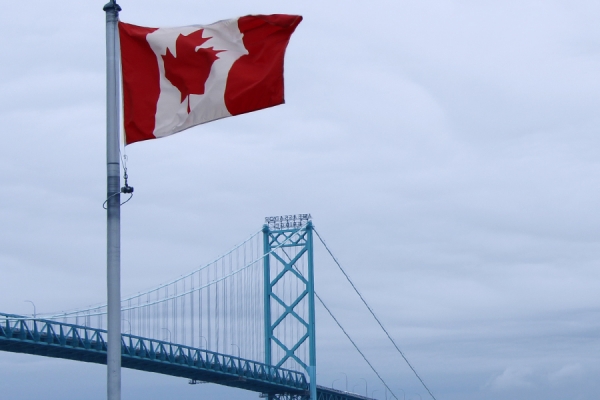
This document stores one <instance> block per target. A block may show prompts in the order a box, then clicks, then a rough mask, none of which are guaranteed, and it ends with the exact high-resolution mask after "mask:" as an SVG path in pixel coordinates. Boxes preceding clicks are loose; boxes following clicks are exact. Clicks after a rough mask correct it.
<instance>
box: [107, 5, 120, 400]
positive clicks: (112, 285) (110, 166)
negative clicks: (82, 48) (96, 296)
mask: <svg viewBox="0 0 600 400" xmlns="http://www.w3.org/2000/svg"><path fill="white" fill-rule="evenodd" d="M104 11H105V12H106V172H107V206H106V209H107V220H106V222H107V231H106V242H107V247H106V248H107V252H106V254H107V258H106V278H107V284H106V286H107V297H108V301H107V303H108V316H107V319H108V321H107V322H108V334H107V342H108V349H107V360H106V366H107V382H106V383H107V385H106V394H107V399H108V400H121V196H120V186H121V185H120V183H121V180H120V177H119V172H120V171H119V169H120V160H119V122H120V121H119V98H118V90H119V88H118V76H119V75H118V69H119V58H118V55H117V48H118V47H117V40H118V33H117V20H118V17H119V11H121V7H120V6H119V5H118V4H117V3H116V0H110V2H109V3H108V4H106V5H105V6H104Z"/></svg>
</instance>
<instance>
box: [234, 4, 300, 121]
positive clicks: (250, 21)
mask: <svg viewBox="0 0 600 400" xmlns="http://www.w3.org/2000/svg"><path fill="white" fill-rule="evenodd" d="M301 21H302V17H301V16H297V15H282V14H276V15H257V16H247V17H241V18H240V19H239V20H238V26H239V28H240V32H241V33H242V34H243V35H244V46H245V47H246V49H247V50H248V55H245V56H242V57H241V58H240V59H239V60H237V61H236V62H235V64H233V66H232V67H231V70H230V71H229V78H228V79H227V89H226V90H225V104H226V105H227V109H228V110H229V112H230V113H231V115H238V114H243V113H247V112H251V111H256V110H260V109H262V108H267V107H272V106H275V105H278V104H282V103H283V102H284V93H283V59H284V56H285V49H286V47H287V45H288V42H289V41H290V36H291V35H292V33H294V30H295V29H296V27H297V26H298V24H299V23H300V22H301Z"/></svg>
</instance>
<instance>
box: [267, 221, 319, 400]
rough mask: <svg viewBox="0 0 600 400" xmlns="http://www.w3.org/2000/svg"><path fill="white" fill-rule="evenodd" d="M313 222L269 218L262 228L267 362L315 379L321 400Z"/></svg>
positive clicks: (312, 393) (313, 389)
mask: <svg viewBox="0 0 600 400" xmlns="http://www.w3.org/2000/svg"><path fill="white" fill-rule="evenodd" d="M310 218H311V217H310V215H309V214H300V215H289V216H282V217H270V218H266V224H265V225H264V227H263V235H264V237H263V243H264V254H265V258H264V285H265V286H264V308H265V310H264V315H265V322H264V323H265V363H266V364H267V365H273V366H276V367H285V368H291V369H297V368H298V366H299V367H301V368H302V369H304V370H305V371H306V372H307V373H308V377H309V380H310V399H311V400H317V379H316V377H317V373H316V343H315V287H314V264H313V226H312V222H311V220H310ZM268 397H269V400H272V399H275V398H276V396H275V395H269V396H268ZM278 397H279V396H278Z"/></svg>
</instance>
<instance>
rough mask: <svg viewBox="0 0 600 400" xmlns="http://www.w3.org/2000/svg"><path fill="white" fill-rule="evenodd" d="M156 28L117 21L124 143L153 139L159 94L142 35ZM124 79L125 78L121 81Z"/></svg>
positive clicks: (155, 66) (154, 65)
mask: <svg viewBox="0 0 600 400" xmlns="http://www.w3.org/2000/svg"><path fill="white" fill-rule="evenodd" d="M156 29H157V28H144V27H142V26H136V25H130V24H124V23H121V22H119V37H120V42H121V70H122V74H123V119H124V120H123V124H124V127H125V132H126V138H127V140H126V142H127V143H133V142H138V141H140V140H147V139H154V135H153V134H152V132H154V123H155V120H154V118H153V117H152V118H150V117H142V116H154V115H155V114H156V102H157V101H158V96H159V94H160V87H159V72H158V64H157V63H156V54H155V53H154V51H152V49H151V48H150V44H149V43H148V41H147V40H146V36H147V35H148V34H149V33H152V32H154V31H155V30H156ZM125 77H127V79H125Z"/></svg>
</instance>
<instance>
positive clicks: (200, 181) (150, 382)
mask: <svg viewBox="0 0 600 400" xmlns="http://www.w3.org/2000/svg"><path fill="white" fill-rule="evenodd" d="M93 3H95V2H90V1H86V2H82V1H75V0H63V1H60V2H48V1H41V0H25V1H21V2H18V4H13V6H12V7H11V8H10V9H8V8H7V7H5V10H4V11H3V12H2V13H1V14H0V44H1V46H0V48H1V49H2V63H0V126H1V129H2V132H3V133H2V135H3V138H4V140H3V145H2V146H0V191H1V193H2V196H1V197H0V226H1V229H0V293H1V295H0V311H1V312H8V313H21V314H31V313H32V312H33V307H32V305H31V303H29V302H26V300H29V301H32V302H34V303H35V305H36V308H37V312H38V313H43V312H51V311H56V310H64V309H72V308H76V307H83V306H86V305H88V304H96V303H99V302H102V301H103V300H104V299H105V268H106V266H105V211H104V210H103V209H102V203H103V201H104V198H105V47H104V46H105V25H104V18H105V16H104V13H103V11H102V6H103V4H104V3H103V2H97V3H96V4H93ZM120 5H121V6H122V7H123V11H122V12H121V19H122V20H123V21H126V22H131V23H134V24H138V25H145V26H153V27H154V26H178V25H188V24H195V23H211V22H214V21H217V20H221V19H226V18H230V17H235V16H239V15H245V14H259V13H263V14H269V13H289V14H301V15H303V16H304V21H303V22H302V23H301V25H300V26H299V27H298V29H297V31H296V33H295V34H294V36H293V37H292V40H291V42H290V46H289V48H288V52H287V58H286V67H285V69H286V70H285V78H286V103H287V104H285V105H283V106H279V107H275V108H272V109H268V110H264V111H260V112H257V113H253V114H248V115H243V116H239V117H235V118H229V119H225V120H220V121H217V122H214V123H210V124H207V125H204V126H200V127H196V128H192V129H190V130H188V131H186V132H183V133H180V134H177V135H175V136H172V137H169V138H165V139H160V140H154V141H150V142H142V143H136V144H133V145H131V146H128V148H127V149H126V152H127V155H128V157H129V163H128V166H129V176H130V182H129V183H130V184H131V185H133V186H134V187H135V196H134V198H133V200H132V201H131V202H129V203H128V204H127V205H126V206H124V207H123V210H122V245H123V254H122V256H123V261H122V292H123V294H129V293H134V292H137V291H139V290H142V289H146V288H150V287H153V286H155V285H157V284H159V283H162V282H165V281H167V280H169V279H171V278H174V277H176V276H178V275H181V274H183V273H185V272H188V271H191V270H192V269H194V268H196V267H197V266H199V265H201V264H203V263H204V262H207V261H211V260H212V259H214V258H215V257H216V256H217V255H219V254H222V253H223V252H224V251H225V250H227V249H228V248H230V247H232V246H233V245H235V244H236V243H238V242H240V241H241V240H243V239H245V238H246V237H248V236H249V235H250V234H252V233H253V232H255V231H257V230H258V229H260V227H261V226H262V223H263V218H264V217H265V216H270V215H278V214H290V213H311V214H312V216H313V221H314V224H315V226H316V228H317V230H318V231H319V232H320V234H321V235H322V236H323V237H324V238H325V240H326V241H327V243H328V245H330V247H331V248H332V249H333V251H334V252H335V254H336V255H337V257H338V258H339V259H340V261H341V262H342V264H343V265H344V267H345V268H346V270H347V271H348V273H349V274H350V275H351V277H352V278H353V279H354V280H355V282H356V283H357V285H358V286H359V288H360V289H361V290H362V292H363V294H364V296H365V297H366V298H367V300H368V301H369V302H370V303H371V304H372V306H373V308H374V309H375V310H376V312H377V314H378V315H379V316H380V318H381V319H382V321H383V323H384V324H385V325H386V326H387V327H388V329H389V331H390V332H391V333H392V335H393V337H394V339H395V340H396V342H397V343H398V344H399V345H400V347H401V348H402V349H403V351H404V352H405V353H406V355H407V357H408V358H409V360H410V361H411V362H412V363H413V365H414V367H415V368H416V369H417V371H418V372H419V373H420V375H421V376H422V377H423V379H424V380H425V382H426V383H427V384H428V386H429V387H430V388H431V390H432V392H433V393H434V394H435V395H436V398H437V399H438V400H455V399H463V400H475V399H483V398H485V399H491V400H495V399H507V398H511V399H516V400H519V399H534V398H536V399H541V398H544V399H549V400H558V399H565V398H569V399H592V398H596V397H597V393H598V390H599V389H600V383H598V380H597V377H598V374H599V373H600V365H599V363H598V360H599V356H600V338H599V334H600V318H599V317H600V295H599V294H598V293H599V290H598V288H599V286H600V268H599V263H600V244H599V240H600V232H599V230H598V226H599V225H600V217H599V214H598V212H597V207H598V206H597V205H598V202H599V200H600V187H599V183H600V161H599V160H600V147H599V145H600V138H599V137H598V131H599V128H600V112H599V111H598V110H599V106H600V72H599V71H600V23H599V22H600V21H599V15H600V3H598V2H597V1H596V2H594V1H587V0H579V1H565V0H561V1H558V0H556V1H552V0H548V1H533V0H519V1H512V0H508V1H502V2H479V1H467V0H462V1H460V0H456V1H430V2H407V1H385V0H372V1H369V2H358V1H352V0H346V1H339V0H338V1H336V0H328V1H314V0H308V1H304V2H291V1H288V2H281V1H271V0H264V1H263V0H252V1H248V0H244V1H241V0H230V1H227V2H210V3H209V2H202V1H200V2H199V1H191V0H170V1H164V2H159V1H152V2H149V1H142V0H121V2H120ZM317 256H318V257H317V260H316V262H317V266H316V268H317V282H316V289H317V291H318V292H319V293H320V294H321V296H322V297H323V298H324V300H325V301H326V302H327V303H328V305H329V306H330V307H331V308H332V310H333V311H334V312H335V313H336V315H338V316H339V317H340V319H341V320H342V322H343V323H344V324H346V325H347V327H348V329H349V331H350V332H351V334H353V335H354V336H356V338H357V341H358V342H359V343H360V345H361V346H362V347H363V348H364V349H365V351H366V352H367V354H368V355H369V356H370V357H372V359H373V361H374V363H375V364H376V367H377V368H379V369H381V371H382V373H383V375H384V377H385V379H386V380H387V381H388V382H389V383H390V386H391V387H392V389H393V390H394V392H395V393H396V395H397V396H398V397H399V398H403V397H402V396H403V394H405V396H406V399H419V398H421V399H426V398H428V396H427V393H426V391H425V390H424V389H423V388H422V387H421V386H420V385H419V382H418V381H417V380H416V378H415V377H414V375H412V373H411V372H410V370H409V368H408V366H407V365H406V364H405V363H404V362H403V361H402V359H401V358H400V357H399V356H397V355H395V354H394V353H393V352H392V351H391V348H390V346H389V344H387V343H386V342H385V341H384V338H383V336H382V334H381V333H380V332H379V331H377V330H376V329H375V328H374V324H373V323H372V320H371V319H369V315H368V313H367V312H366V311H364V309H362V308H360V303H358V302H357V300H356V297H355V296H354V294H353V293H352V291H351V288H350V287H349V286H348V285H347V284H346V283H345V282H344V281H343V280H342V276H341V275H340V273H339V271H336V269H335V266H334V264H333V263H332V262H331V261H330V260H329V259H327V257H326V255H325V254H324V252H323V251H322V249H320V250H318V254H317ZM317 335H318V381H319V384H321V385H325V386H331V385H333V386H334V387H336V388H338V389H344V388H345V385H346V382H345V379H346V377H345V376H344V375H343V374H342V373H346V374H347V377H348V389H349V390H353V391H356V392H360V393H364V391H365V389H367V390H368V393H369V396H374V397H376V398H379V399H384V398H385V392H384V390H383V387H382V385H381V384H380V383H379V382H378V381H377V379H376V377H375V376H374V374H372V373H371V372H370V370H369V368H368V366H366V365H365V364H364V363H363V362H362V361H361V359H360V357H359V356H358V355H357V354H356V353H355V352H354V351H353V350H352V348H351V345H349V344H348V343H347V342H345V341H344V338H343V336H342V334H341V333H340V332H339V331H338V330H337V328H335V327H334V325H333V324H332V322H331V320H330V319H328V317H327V315H325V314H324V312H323V310H319V311H318V321H317ZM123 379H124V380H123V396H124V398H142V397H144V398H150V399H152V398H159V397H160V396H163V397H164V396H167V395H168V396H172V397H175V396H177V397H178V398H181V399H195V398H202V396H204V398H214V399H218V398H223V399H225V398H228V399H231V398H239V399H255V398H257V395H256V394H255V393H249V392H244V391H239V390H231V389H226V388H222V387H218V386H215V385H198V386H191V385H188V384H187V381H186V380H185V379H181V378H173V377H166V376H161V375H156V374H148V373H141V372H136V371H124V373H123ZM363 379H364V380H366V381H367V385H366V386H367V388H365V382H364V380H363ZM0 388H1V390H2V394H3V396H6V397H17V396H19V398H23V399H39V398H49V399H61V400H70V399H81V398H88V399H103V398H105V367H104V366H99V365H91V364H85V363H77V362H73V361H63V360H55V359H47V358H43V357H36V356H29V355H18V354H10V353H0ZM373 392H374V393H373ZM388 397H389V395H388Z"/></svg>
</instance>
